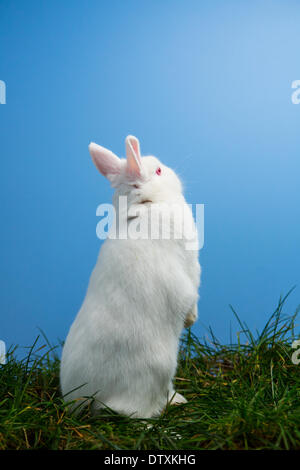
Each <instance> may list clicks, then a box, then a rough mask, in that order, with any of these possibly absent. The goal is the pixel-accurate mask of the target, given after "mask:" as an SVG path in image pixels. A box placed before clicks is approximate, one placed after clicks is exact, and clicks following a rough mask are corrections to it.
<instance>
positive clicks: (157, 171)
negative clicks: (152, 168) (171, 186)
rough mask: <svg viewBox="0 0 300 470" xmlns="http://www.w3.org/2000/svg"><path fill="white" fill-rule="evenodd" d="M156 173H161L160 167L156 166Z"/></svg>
mask: <svg viewBox="0 0 300 470" xmlns="http://www.w3.org/2000/svg"><path fill="white" fill-rule="evenodd" d="M156 174H157V175H161V168H160V167H158V168H157V170H156Z"/></svg>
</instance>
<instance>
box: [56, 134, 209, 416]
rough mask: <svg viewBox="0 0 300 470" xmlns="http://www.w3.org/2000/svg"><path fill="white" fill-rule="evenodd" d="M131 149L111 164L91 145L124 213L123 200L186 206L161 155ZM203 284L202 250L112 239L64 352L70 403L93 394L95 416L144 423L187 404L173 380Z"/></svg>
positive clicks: (63, 377) (129, 142)
mask: <svg viewBox="0 0 300 470" xmlns="http://www.w3.org/2000/svg"><path fill="white" fill-rule="evenodd" d="M126 149H127V160H125V159H118V160H116V158H118V157H116V156H115V155H114V154H112V153H111V152H110V154H111V155H112V156H113V157H112V159H113V160H112V161H111V162H108V160H109V158H110V157H109V151H107V150H106V149H103V147H100V146H97V145H96V144H91V145H90V152H91V154H92V157H93V160H94V162H95V164H96V166H97V167H98V169H99V170H100V171H101V173H102V174H105V176H106V177H107V178H108V179H109V180H110V182H111V183H112V186H113V187H114V188H115V194H114V205H115V207H116V209H117V210H118V197H119V196H121V195H127V196H128V201H129V204H130V206H131V207H133V206H135V207H139V206H140V207H141V208H143V207H145V205H149V204H150V205H151V203H156V204H157V206H156V207H158V210H160V208H161V211H162V213H163V214H164V213H165V212H164V211H167V210H168V207H170V208H171V205H172V204H173V203H177V204H179V205H181V206H183V205H185V204H186V202H185V200H184V197H183V195H182V188H181V183H180V180H179V179H178V177H177V176H176V175H175V173H174V172H173V171H172V170H171V169H170V168H167V167H166V166H164V165H163V164H162V163H161V162H159V160H157V159H156V158H155V157H141V156H140V153H139V144H138V141H137V139H135V138H134V137H132V136H128V137H127V139H126ZM157 167H160V168H161V175H157V174H156V172H155V171H156V169H157ZM109 171H110V172H111V173H109ZM134 184H138V186H139V187H138V188H135V187H134ZM143 201H149V202H148V203H146V204H143ZM170 210H171V209H170ZM189 214H190V215H189V217H190V218H192V213H191V211H190V212H189ZM142 217H143V214H141V215H140V218H142ZM125 223H129V220H126V221H125ZM192 224H193V226H194V222H193V221H192ZM199 284H200V265H199V262H198V251H197V250H196V251H188V250H186V248H185V240H174V239H171V240H162V239H159V240H150V239H149V240H143V239H139V240H132V239H127V240H121V239H115V240H113V239H109V238H108V239H106V240H105V242H104V243H103V245H102V248H101V250H100V253H99V257H98V260H97V263H96V266H95V268H94V270H93V272H92V275H91V278H90V282H89V286H88V290H87V294H86V297H85V299H84V302H83V305H82V307H81V309H80V311H79V313H78V315H77V317H76V318H75V321H74V322H73V324H72V326H71V328H70V331H69V334H68V336H67V339H66V342H65V345H64V348H63V353H62V360H61V372H60V381H61V390H62V394H63V395H64V396H65V400H66V401H71V400H75V399H76V406H78V404H79V405H85V404H87V403H88V401H89V400H86V399H85V398H84V397H91V396H93V397H94V400H93V404H92V409H93V410H94V411H95V412H96V411H97V409H99V408H101V407H103V404H104V405H106V406H108V407H110V408H111V409H113V410H115V411H117V412H119V413H122V414H125V415H128V416H134V417H143V418H148V417H152V416H157V415H159V414H160V413H161V411H162V410H163V408H164V407H165V406H166V404H167V402H168V401H170V400H171V399H172V398H173V400H172V403H184V402H186V400H185V398H184V397H182V396H181V395H180V394H178V393H176V394H175V391H174V388H173V384H172V380H173V378H174V374H175V371H176V367H177V354H178V345H179V338H180V334H181V331H182V329H183V327H184V325H185V326H190V325H191V324H192V323H193V322H194V321H195V320H196V319H197V301H198V288H199ZM78 387H79V388H78ZM75 389H76V390H75ZM82 400H85V401H82ZM73 407H74V406H73Z"/></svg>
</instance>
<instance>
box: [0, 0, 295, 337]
mask: <svg viewBox="0 0 300 470" xmlns="http://www.w3.org/2000/svg"><path fill="white" fill-rule="evenodd" d="M299 24H300V4H299V2H298V1H296V0H295V1H285V2H283V1H267V0H266V1H264V2H261V1H257V0H254V1H252V2H246V1H230V0H229V1H226V2H224V1H216V0H214V1H210V2H205V3H204V2H199V1H192V0H189V1H186V2H183V1H178V0H172V1H171V0H164V1H161V0H152V1H147V2H146V1H131V0H128V1H118V0H114V1H111V2H109V1H95V0H89V1H88V2H87V1H76V0H72V1H66V0H64V1H58V0H53V1H51V2H40V1H29V2H24V1H21V0H15V1H13V0H10V1H6V2H3V1H1V3H0V79H1V80H4V81H5V82H6V86H7V104H6V105H0V155H1V171H0V178H1V181H0V191H1V232H0V237H1V239H0V249H1V265H0V268H1V271H0V282H1V305H0V339H3V340H5V341H6V343H7V345H8V346H9V345H11V344H19V345H20V346H29V345H30V344H32V342H33V341H34V339H35V338H36V336H37V335H38V334H39V330H38V328H41V329H42V330H43V331H44V332H45V333H46V335H47V336H48V338H49V340H50V341H51V342H53V343H56V342H57V341H58V339H60V340H63V339H64V338H65V336H66V334H67V331H68V328H69V326H70V324H71V322H72V320H73V318H74V317H75V315H76V313H77V311H78V309H79V307H80V305H81V303H82V300H83V297H84V295H85V291H86V288H87V283H88V279H89V275H90V273H91V270H92V268H93V266H94V263H95V262H96V257H97V254H98V250H99V248H100V245H101V242H100V241H99V240H98V239H97V237H96V232H95V229H96V224H97V222H98V219H97V217H96V213H95V212H96V207H97V206H98V204H100V203H101V202H109V201H110V200H111V190H110V188H109V185H108V183H107V182H106V180H105V179H104V178H103V177H101V176H100V175H99V174H98V173H97V171H96V169H95V167H94V166H93V164H92V162H91V159H90V157H89V154H88V144H89V142H90V141H91V140H94V141H96V142H98V143H99V144H102V145H104V146H106V147H109V148H111V149H112V150H113V151H114V152H115V153H117V154H119V155H120V156H124V139H125V137H126V135H127V134H134V135H136V136H138V137H139V138H140V140H141V145H142V150H143V152H144V153H145V154H147V153H152V154H156V155H157V156H158V157H159V158H161V159H162V160H163V161H164V162H165V163H166V164H168V165H169V166H171V167H173V168H175V169H176V170H177V171H178V173H179V175H180V176H181V178H182V179H183V182H184V184H185V188H186V193H185V194H186V198H187V200H188V202H190V203H204V204H205V245H204V248H203V250H202V251H201V253H200V260H201V264H202V266H203V276H202V287H201V291H200V294H201V300H200V302H199V311H200V319H199V322H198V324H197V325H195V326H194V327H193V330H194V332H195V333H196V334H198V335H200V336H202V335H204V334H206V327H208V326H211V327H212V329H213V331H214V332H215V334H216V336H217V337H219V338H220V339H221V340H222V341H229V339H230V328H231V329H232V335H233V339H234V335H235V332H236V331H238V329H239V327H238V324H237V322H236V320H235V319H234V316H233V314H232V312H231V311H230V308H229V304H232V305H233V306H234V308H235V309H236V311H237V312H238V313H239V315H240V317H241V318H242V319H243V320H245V321H247V323H248V324H249V326H250V327H251V328H253V329H255V328H258V329H260V328H261V327H262V326H263V325H264V323H265V322H266V320H267V318H268V317H269V315H270V313H271V312H272V311H273V309H274V308H275V306H276V304H277V301H278V299H279V296H280V295H281V294H285V293H286V292H287V291H288V290H289V289H290V288H291V287H292V286H294V285H297V284H298V283H299V277H300V271H299V239H300V224H299V199H300V198H299V173H300V163H299V161H300V160H299V144H300V131H299V129H300V105H299V106H297V105H294V104H292V101H291V95H292V88H291V84H292V82H293V80H297V79H300V56H299V43H300V28H299ZM116 281H117V280H116ZM298 303H300V290H299V287H298V288H296V289H295V290H294V291H293V293H292V294H291V296H290V297H289V300H288V302H287V304H286V309H285V310H286V312H287V313H292V312H293V311H294V310H295V308H296V306H297V305H298Z"/></svg>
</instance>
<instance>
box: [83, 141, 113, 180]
mask: <svg viewBox="0 0 300 470" xmlns="http://www.w3.org/2000/svg"><path fill="white" fill-rule="evenodd" d="M89 151H90V154H91V157H92V159H93V162H94V163H95V165H96V167H97V168H98V170H99V171H100V173H101V174H102V175H104V176H106V177H108V178H109V176H108V175H116V174H118V173H120V170H121V160H120V159H119V157H117V155H115V154H114V153H113V152H111V151H110V150H107V149H106V148H104V147H101V145H97V144H95V143H94V142H91V143H90V145H89Z"/></svg>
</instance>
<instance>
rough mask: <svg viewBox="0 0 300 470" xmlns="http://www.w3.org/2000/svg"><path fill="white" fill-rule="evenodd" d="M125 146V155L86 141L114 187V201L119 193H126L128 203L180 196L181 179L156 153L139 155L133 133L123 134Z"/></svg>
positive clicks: (165, 199)
mask: <svg viewBox="0 0 300 470" xmlns="http://www.w3.org/2000/svg"><path fill="white" fill-rule="evenodd" d="M125 146H126V159H124V158H119V157H117V155H115V154H114V153H113V152H111V151H110V150H107V149H106V148H104V147H101V146H100V145H97V144H95V143H93V142H92V143H91V144H90V145H89V151H90V154H91V156H92V159H93V162H94V164H95V165H96V167H97V168H98V170H99V171H100V173H101V174H102V175H104V176H105V177H106V178H107V179H108V180H109V181H110V183H111V185H112V187H113V188H115V194H114V202H115V201H116V198H118V197H119V196H127V201H128V205H129V206H130V205H132V204H143V203H148V202H150V203H161V202H167V203H168V202H176V201H178V200H180V199H182V197H183V196H182V186H181V182H180V180H179V178H178V177H177V175H176V174H175V173H174V171H173V170H171V169H170V168H168V167H167V166H165V165H163V164H162V163H161V162H160V161H159V160H158V159H157V158H156V157H153V156H147V157H142V156H141V153H140V144H139V141H138V139H137V138H136V137H134V136H131V135H129V136H127V137H126V139H125Z"/></svg>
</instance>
